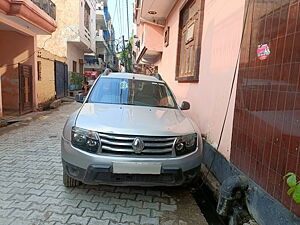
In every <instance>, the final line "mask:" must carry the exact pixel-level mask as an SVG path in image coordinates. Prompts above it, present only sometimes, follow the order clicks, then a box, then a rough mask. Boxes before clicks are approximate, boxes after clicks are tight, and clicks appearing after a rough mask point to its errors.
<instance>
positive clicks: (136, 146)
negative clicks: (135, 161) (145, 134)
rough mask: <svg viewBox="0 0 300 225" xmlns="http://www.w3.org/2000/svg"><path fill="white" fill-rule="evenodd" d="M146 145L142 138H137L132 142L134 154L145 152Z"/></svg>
mask: <svg viewBox="0 0 300 225" xmlns="http://www.w3.org/2000/svg"><path fill="white" fill-rule="evenodd" d="M144 147H145V144H144V142H143V140H142V139H141V138H135V139H134V140H133V142H132V148H133V150H134V153H136V154H141V153H142V151H143V150H144Z"/></svg>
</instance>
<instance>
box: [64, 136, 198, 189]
mask: <svg viewBox="0 0 300 225" xmlns="http://www.w3.org/2000/svg"><path fill="white" fill-rule="evenodd" d="M201 155H202V146H201V148H200V149H197V151H195V152H193V153H190V154H188V155H185V156H181V157H175V158H155V157H151V158H148V157H129V156H115V155H109V156H107V155H96V154H92V153H88V152H85V151H82V150H80V149H77V148H75V147H73V146H72V145H71V143H70V141H68V140H66V139H64V138H62V143H61V156H62V162H63V167H64V171H65V172H66V173H67V174H68V175H69V176H71V177H73V178H74V179H77V180H80V181H82V182H83V183H86V184H112V185H133V186H134V185H137V186H177V185H182V184H183V183H186V182H189V181H191V180H193V179H194V178H195V177H196V176H198V175H199V173H200V163H201ZM116 162H147V163H149V162H153V163H160V164H161V173H160V174H157V175H154V174H114V173H113V163H116Z"/></svg>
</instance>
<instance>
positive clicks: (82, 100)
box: [75, 93, 84, 103]
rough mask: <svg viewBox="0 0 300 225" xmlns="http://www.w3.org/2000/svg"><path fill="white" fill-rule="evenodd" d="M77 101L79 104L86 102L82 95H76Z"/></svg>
mask: <svg viewBox="0 0 300 225" xmlns="http://www.w3.org/2000/svg"><path fill="white" fill-rule="evenodd" d="M75 101H76V102H79V103H83V102H84V98H83V94H82V93H80V94H76V95H75Z"/></svg>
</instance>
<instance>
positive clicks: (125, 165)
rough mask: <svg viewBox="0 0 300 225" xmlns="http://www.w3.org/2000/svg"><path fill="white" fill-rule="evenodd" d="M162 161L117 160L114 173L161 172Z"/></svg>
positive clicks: (114, 164)
mask: <svg viewBox="0 0 300 225" xmlns="http://www.w3.org/2000/svg"><path fill="white" fill-rule="evenodd" d="M160 171H161V164H160V163H145V162H117V163H116V162H115V163H113V173H118V174H160Z"/></svg>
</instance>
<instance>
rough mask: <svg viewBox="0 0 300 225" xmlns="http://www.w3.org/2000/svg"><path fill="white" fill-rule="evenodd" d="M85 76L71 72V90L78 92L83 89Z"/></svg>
mask: <svg viewBox="0 0 300 225" xmlns="http://www.w3.org/2000/svg"><path fill="white" fill-rule="evenodd" d="M82 81H83V75H82V74H80V73H76V72H71V85H70V90H71V91H72V90H78V89H81V88H82Z"/></svg>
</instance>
